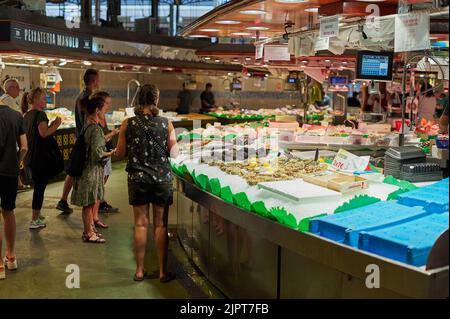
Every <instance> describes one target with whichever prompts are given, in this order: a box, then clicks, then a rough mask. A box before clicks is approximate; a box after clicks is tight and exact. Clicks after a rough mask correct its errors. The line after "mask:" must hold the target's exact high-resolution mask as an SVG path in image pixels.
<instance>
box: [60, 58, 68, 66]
mask: <svg viewBox="0 0 450 319" xmlns="http://www.w3.org/2000/svg"><path fill="white" fill-rule="evenodd" d="M59 61H60V62H59V64H58V65H59V66H65V65H66V64H67V61H66V60H64V59H61V60H59Z"/></svg>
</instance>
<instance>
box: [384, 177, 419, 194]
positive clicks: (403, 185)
mask: <svg viewBox="0 0 450 319" xmlns="http://www.w3.org/2000/svg"><path fill="white" fill-rule="evenodd" d="M383 183H385V184H390V185H394V186H398V187H399V188H401V189H407V190H410V191H412V190H414V189H417V188H418V187H417V186H416V185H414V184H413V183H411V182H408V181H405V180H399V179H396V178H395V177H393V176H391V175H389V176H386V177H385V179H384V181H383Z"/></svg>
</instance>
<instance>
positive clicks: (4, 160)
mask: <svg viewBox="0 0 450 319" xmlns="http://www.w3.org/2000/svg"><path fill="white" fill-rule="evenodd" d="M17 145H18V146H19V153H17ZM27 151H28V146H27V138H26V135H25V130H24V127H23V117H22V115H21V114H20V113H19V112H17V111H15V110H13V109H12V108H10V107H8V106H7V105H0V207H1V212H2V216H3V220H4V223H5V225H4V231H5V237H6V254H5V258H4V259H2V261H1V262H0V279H5V267H6V268H7V269H8V270H16V269H17V260H16V255H15V251H14V246H15V238H16V218H15V216H14V209H15V208H16V196H17V186H18V176H19V163H22V162H23V159H24V157H25V155H26V153H27ZM2 235H3V234H2V232H1V231H0V256H2V254H1V250H2Z"/></svg>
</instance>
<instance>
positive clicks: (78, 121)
mask: <svg viewBox="0 0 450 319" xmlns="http://www.w3.org/2000/svg"><path fill="white" fill-rule="evenodd" d="M83 82H84V86H85V88H84V90H83V91H82V92H81V93H80V95H78V97H77V100H76V102H75V125H76V128H75V135H76V137H78V136H80V133H81V130H82V129H83V126H84V121H85V119H86V114H85V110H84V109H85V106H83V105H81V102H82V101H83V100H85V98H87V97H89V96H90V95H91V94H92V93H94V91H96V90H98V88H99V87H100V76H99V73H98V71H97V70H94V69H87V70H86V72H85V73H84V76H83ZM72 186H73V177H71V176H69V175H67V176H66V180H65V181H64V188H63V193H62V195H61V199H60V201H59V202H58V205H56V209H58V210H60V211H62V212H63V213H66V214H71V213H72V212H73V209H72V208H71V207H70V206H69V204H68V203H67V199H68V197H69V193H70V191H71V189H72Z"/></svg>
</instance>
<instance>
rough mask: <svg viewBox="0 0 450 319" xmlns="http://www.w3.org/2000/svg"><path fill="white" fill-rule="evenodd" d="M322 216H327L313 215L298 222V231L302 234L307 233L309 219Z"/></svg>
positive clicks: (321, 215) (322, 215)
mask: <svg viewBox="0 0 450 319" xmlns="http://www.w3.org/2000/svg"><path fill="white" fill-rule="evenodd" d="M324 216H327V214H320V215H315V216H312V217H306V218H303V219H302V220H301V221H300V223H298V230H299V231H301V232H303V233H306V232H309V223H310V221H311V219H314V218H319V217H324Z"/></svg>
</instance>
